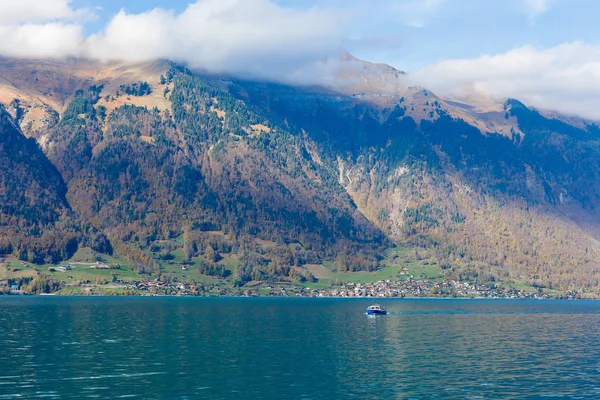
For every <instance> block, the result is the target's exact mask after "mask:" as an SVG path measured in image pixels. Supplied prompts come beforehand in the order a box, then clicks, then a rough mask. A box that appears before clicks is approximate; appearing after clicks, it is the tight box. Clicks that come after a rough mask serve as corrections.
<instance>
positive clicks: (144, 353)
mask: <svg viewBox="0 0 600 400" xmlns="http://www.w3.org/2000/svg"><path fill="white" fill-rule="evenodd" d="M368 305H369V302H368V301H362V300H314V299H190V298H185V299H181V298H23V297H20V298H17V297H11V298H8V297H4V298H0V351H1V354H2V358H1V359H2V365H1V367H0V399H3V398H27V399H29V398H55V399H74V398H88V397H89V398H107V399H113V398H140V399H141V398H144V399H148V398H158V399H338V398H339V399H346V398H360V399H380V398H385V399H408V398H415V399H417V398H418V399H430V398H443V399H454V398H456V399H466V398H511V397H512V398H535V397H540V398H541V397H558V398H600V346H599V345H598V343H599V339H600V333H599V332H600V331H599V328H600V303H595V302H559V301H556V302H554V301H544V302H540V301H467V300H443V301H441V300H393V301H385V304H383V305H384V306H385V307H386V308H387V309H388V310H389V311H390V314H389V315H387V316H384V317H367V316H366V315H364V309H365V308H366V306H368Z"/></svg>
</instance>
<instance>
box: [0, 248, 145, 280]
mask: <svg viewBox="0 0 600 400" xmlns="http://www.w3.org/2000/svg"><path fill="white" fill-rule="evenodd" d="M97 262H98V263H102V264H106V265H109V266H117V265H118V266H119V268H118V269H97V268H95V265H96V263H97ZM67 264H68V265H70V266H71V267H72V269H71V270H67V271H61V270H60V269H59V267H60V266H61V265H67ZM39 274H46V275H48V276H49V277H51V278H53V279H54V280H57V281H61V282H66V283H67V284H74V283H78V282H81V281H83V282H87V281H89V282H92V283H96V282H111V281H112V280H113V276H114V277H115V279H117V280H121V281H124V282H129V281H134V280H140V276H139V275H138V274H137V273H136V272H134V271H132V270H131V269H130V267H129V265H127V264H126V263H123V262H122V261H120V260H118V259H116V258H114V257H111V256H109V255H106V254H99V253H97V252H95V251H93V250H91V249H89V248H80V249H79V250H78V251H77V253H75V255H74V256H73V257H72V258H71V259H70V260H68V261H63V262H61V263H59V264H45V265H35V264H30V263H27V262H23V261H20V260H17V259H16V258H15V257H13V256H9V257H7V258H6V259H5V262H4V266H2V267H0V279H7V278H13V279H15V278H17V279H18V278H27V277H35V276H37V275H39Z"/></svg>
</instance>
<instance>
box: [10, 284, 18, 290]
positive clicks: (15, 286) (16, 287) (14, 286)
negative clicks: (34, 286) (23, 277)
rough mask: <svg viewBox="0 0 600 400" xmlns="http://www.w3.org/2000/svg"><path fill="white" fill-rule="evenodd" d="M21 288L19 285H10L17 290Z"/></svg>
mask: <svg viewBox="0 0 600 400" xmlns="http://www.w3.org/2000/svg"><path fill="white" fill-rule="evenodd" d="M19 289H20V288H19V285H11V286H10V290H17V291H18V290H19Z"/></svg>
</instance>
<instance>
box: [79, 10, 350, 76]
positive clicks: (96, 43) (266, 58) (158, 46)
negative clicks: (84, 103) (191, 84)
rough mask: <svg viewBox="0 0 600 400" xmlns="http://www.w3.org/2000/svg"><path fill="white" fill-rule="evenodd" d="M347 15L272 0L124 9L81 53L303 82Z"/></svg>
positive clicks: (334, 43) (337, 45) (338, 37)
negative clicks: (136, 11) (286, 5)
mask: <svg viewBox="0 0 600 400" xmlns="http://www.w3.org/2000/svg"><path fill="white" fill-rule="evenodd" d="M348 20H349V17H348V16H347V15H344V14H343V13H341V12H340V11H339V10H334V9H324V8H312V9H308V10H294V9H289V8H284V7H282V6H280V5H278V4H276V3H274V2H273V1H271V0H199V1H197V2H195V3H192V4H190V5H189V6H188V7H187V9H186V10H185V11H184V12H182V13H180V14H177V13H174V12H173V11H168V10H164V9H160V8H156V9H153V10H151V11H148V12H144V13H141V14H129V13H127V12H125V11H121V12H119V13H118V14H117V15H116V16H115V17H114V18H113V19H112V20H111V21H110V22H109V24H108V25H107V26H106V28H105V30H104V31H103V32H101V33H99V34H96V35H92V36H91V37H89V38H87V39H86V40H85V43H84V45H83V47H82V54H83V55H85V56H88V57H92V58H100V59H102V60H112V59H125V60H136V61H142V60H149V59H155V58H167V59H171V60H174V61H182V62H186V63H187V64H188V65H189V66H190V67H192V68H203V69H206V70H209V71H212V72H225V73H233V74H244V75H245V76H249V77H257V78H268V79H278V80H284V81H294V82H303V79H304V80H307V79H308V78H309V77H308V76H307V74H308V73H309V71H311V70H314V68H316V67H318V68H319V69H323V68H328V66H327V65H325V60H326V59H327V57H329V56H331V55H332V54H338V53H339V52H340V51H341V50H342V47H343V43H344V39H345V37H346V32H345V26H346V23H347V22H348ZM313 72H315V71H313ZM315 73H316V72H315ZM312 79H314V77H313V78H312Z"/></svg>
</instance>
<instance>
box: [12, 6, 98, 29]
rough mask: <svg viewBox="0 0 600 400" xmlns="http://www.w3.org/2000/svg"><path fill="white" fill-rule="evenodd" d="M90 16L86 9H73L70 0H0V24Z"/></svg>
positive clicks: (76, 18) (85, 17)
mask: <svg viewBox="0 0 600 400" xmlns="http://www.w3.org/2000/svg"><path fill="white" fill-rule="evenodd" d="M91 17H92V13H91V12H90V11H89V10H87V9H79V10H75V9H73V8H72V7H71V0H42V1H40V0H0V25H17V24H21V23H38V22H47V21H59V20H62V21H64V20H80V19H88V18H91Z"/></svg>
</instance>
